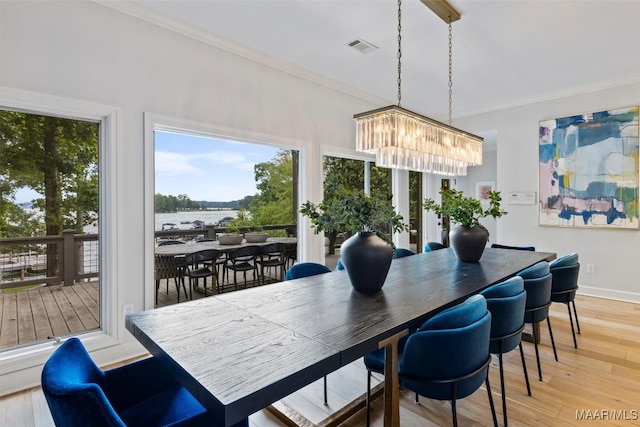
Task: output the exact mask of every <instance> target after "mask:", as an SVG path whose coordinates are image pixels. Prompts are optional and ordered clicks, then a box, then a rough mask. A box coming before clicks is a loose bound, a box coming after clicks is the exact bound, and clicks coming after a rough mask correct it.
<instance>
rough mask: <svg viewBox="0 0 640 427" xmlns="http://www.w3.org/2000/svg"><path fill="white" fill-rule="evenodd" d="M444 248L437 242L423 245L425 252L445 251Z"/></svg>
mask: <svg viewBox="0 0 640 427" xmlns="http://www.w3.org/2000/svg"><path fill="white" fill-rule="evenodd" d="M446 248H447V247H446V246H445V245H443V244H442V243H438V242H427V244H426V245H424V251H425V252H431V251H437V250H439V249H446Z"/></svg>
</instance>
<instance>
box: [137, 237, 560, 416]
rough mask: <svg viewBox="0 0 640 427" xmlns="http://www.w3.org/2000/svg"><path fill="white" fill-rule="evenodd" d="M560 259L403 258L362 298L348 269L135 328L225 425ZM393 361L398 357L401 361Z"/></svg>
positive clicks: (390, 368) (160, 314) (392, 373)
mask: <svg viewBox="0 0 640 427" xmlns="http://www.w3.org/2000/svg"><path fill="white" fill-rule="evenodd" d="M553 258H555V254H554V253H548V252H524V251H513V250H508V249H486V250H485V252H484V254H483V256H482V259H481V260H480V262H479V263H464V262H459V261H457V259H456V257H455V255H454V254H453V252H452V250H451V249H445V250H440V251H435V252H429V253H424V254H418V255H414V256H411V257H405V258H401V259H396V260H394V261H393V263H392V265H391V269H390V271H389V275H388V276H387V280H386V281H385V284H384V287H383V288H382V290H381V291H380V292H378V293H376V294H373V295H366V294H362V293H359V292H357V291H354V290H353V289H352V287H351V285H350V283H349V279H348V277H347V275H346V273H345V272H344V271H337V272H332V273H327V274H321V275H317V276H312V277H307V278H301V279H297V280H291V281H286V282H282V283H277V284H274V285H271V286H267V287H257V288H251V289H246V290H242V291H238V292H233V293H229V294H221V295H217V296H213V297H210V298H204V299H200V300H197V301H191V302H187V303H183V304H177V305H172V306H168V307H163V308H159V309H155V310H149V311H145V312H140V313H135V314H132V315H129V316H127V319H126V327H127V329H128V330H129V331H130V332H131V333H132V334H133V335H134V336H135V337H136V339H138V340H139V341H140V342H141V343H142V344H143V345H144V346H145V347H146V348H147V349H148V350H149V352H150V353H151V354H153V355H154V356H155V357H157V358H158V360H159V361H160V362H161V363H162V364H163V365H164V367H165V368H166V369H167V370H168V371H169V372H171V373H172V374H173V375H174V376H175V377H176V378H177V379H178V381H180V382H181V383H182V384H183V385H184V386H185V387H186V388H187V389H188V390H189V391H190V392H191V393H193V394H194V396H196V398H197V399H198V400H199V401H200V402H201V403H202V404H203V405H204V406H205V407H206V408H207V409H208V410H210V411H212V412H213V413H215V414H216V416H217V417H218V418H219V419H220V421H221V422H222V423H223V424H224V425H226V426H229V425H232V424H234V423H235V422H237V421H239V420H241V419H243V418H245V417H247V416H248V415H250V414H252V413H254V412H256V411H258V410H260V409H262V408H264V407H266V406H268V405H270V404H271V403H273V402H275V401H278V400H280V399H281V398H283V397H285V396H287V395H289V394H291V393H293V392H295V391H296V390H299V389H300V388H302V387H304V386H306V385H307V384H310V383H311V382H313V381H315V380H317V379H319V378H322V377H323V376H324V375H326V374H329V373H330V372H332V371H335V370H337V369H338V368H340V367H342V366H345V365H347V364H349V363H351V362H353V361H354V360H356V359H358V358H360V357H362V356H364V355H366V354H368V353H370V352H372V351H374V350H376V349H378V348H382V347H385V349H386V352H387V355H388V357H387V360H390V361H392V360H394V358H395V354H396V345H397V341H398V339H399V338H400V337H401V336H403V335H404V334H406V331H407V330H408V329H410V328H414V327H417V326H419V325H420V324H422V323H423V322H424V321H425V320H426V319H427V318H429V317H431V316H433V315H434V314H435V313H437V312H440V311H442V310H444V309H446V308H448V307H451V306H453V305H455V304H458V303H460V302H462V301H463V300H464V299H466V298H468V297H469V296H471V295H473V294H476V293H478V292H479V291H481V290H483V289H485V288H486V287H488V286H491V285H492V284H495V283H498V282H500V281H502V280H504V279H506V278H508V277H511V276H513V275H515V274H516V273H518V272H519V271H520V270H522V269H524V268H526V267H529V266H531V265H533V264H535V263H537V262H538V261H541V260H551V259H553ZM392 356H393V357H392ZM385 369H386V372H385V402H384V406H385V415H384V417H385V418H384V425H385V426H399V425H400V423H399V391H398V387H397V384H398V373H397V366H396V364H395V363H387V365H386V367H385Z"/></svg>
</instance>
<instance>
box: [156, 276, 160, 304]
mask: <svg viewBox="0 0 640 427" xmlns="http://www.w3.org/2000/svg"><path fill="white" fill-rule="evenodd" d="M158 288H160V280H156V305H158Z"/></svg>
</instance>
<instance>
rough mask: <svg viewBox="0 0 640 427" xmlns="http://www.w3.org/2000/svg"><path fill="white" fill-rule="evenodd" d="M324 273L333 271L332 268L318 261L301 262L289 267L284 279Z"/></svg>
mask: <svg viewBox="0 0 640 427" xmlns="http://www.w3.org/2000/svg"><path fill="white" fill-rule="evenodd" d="M323 273H331V269H330V268H329V267H327V266H326V265H322V264H319V263H317V262H300V263H298V264H293V265H292V266H291V267H289V269H288V270H287V273H286V274H285V276H284V280H293V279H299V278H301V277H309V276H315V275H316V274H323Z"/></svg>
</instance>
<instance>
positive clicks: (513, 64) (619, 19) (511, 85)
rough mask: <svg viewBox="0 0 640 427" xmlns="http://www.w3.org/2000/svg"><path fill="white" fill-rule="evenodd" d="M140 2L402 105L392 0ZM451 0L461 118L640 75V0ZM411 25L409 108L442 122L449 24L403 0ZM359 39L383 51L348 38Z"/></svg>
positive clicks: (405, 37) (405, 38)
mask: <svg viewBox="0 0 640 427" xmlns="http://www.w3.org/2000/svg"><path fill="white" fill-rule="evenodd" d="M135 1H136V3H137V5H138V6H142V7H144V8H148V9H149V10H150V12H152V13H153V14H160V15H156V17H157V16H161V15H166V16H168V17H170V18H172V19H175V20H177V21H180V22H181V23H183V24H188V25H189V26H190V27H192V28H195V29H198V30H200V31H206V32H209V33H212V34H214V35H216V36H218V37H222V38H223V39H228V40H229V41H232V42H234V43H237V44H239V45H241V46H243V47H245V48H249V49H251V50H256V51H258V52H261V53H262V54H266V55H268V56H270V57H273V58H275V59H277V60H280V61H283V62H285V63H288V64H293V65H294V66H296V67H299V68H301V69H304V70H308V71H311V72H313V73H317V74H319V75H321V76H323V77H328V78H330V79H332V80H335V81H338V82H340V83H342V84H344V85H347V86H351V87H353V88H356V89H358V90H361V91H364V92H366V93H369V94H372V95H374V96H376V97H378V98H381V99H383V100H384V101H385V104H396V103H397V57H396V55H397V2H396V1H395V0H135ZM450 4H451V5H452V6H454V7H455V9H456V10H458V12H460V14H461V15H462V18H461V19H460V21H457V22H455V23H453V115H454V118H455V117H456V116H463V115H468V114H471V113H477V112H481V111H490V110H496V109H500V108H503V107H508V106H513V105H519V104H524V103H529V102H533V101H538V100H544V99H550V98H555V97H559V96H566V95H569V94H572V93H579V92H584V91H588V90H593V89H597V88H600V87H607V86H613V85H620V84H623V83H631V82H637V81H640V49H639V48H638V43H639V41H640V22H639V21H640V1H637V0H626V1H623V0H451V1H450ZM402 28H403V30H402V106H403V107H405V108H408V109H411V110H413V111H416V112H418V113H420V114H424V115H427V116H430V117H434V118H436V119H440V120H445V119H446V117H447V111H448V107H447V102H448V101H447V99H448V97H447V91H448V86H447V72H448V71H447V70H448V69H447V66H448V58H447V43H448V42H447V37H448V35H447V25H446V24H445V23H444V22H443V21H442V20H441V19H440V18H438V17H437V16H436V15H435V14H434V13H433V12H431V11H430V10H429V9H428V8H427V7H426V6H424V5H423V4H422V3H421V2H420V0H404V1H403V5H402ZM356 38H362V39H364V40H366V41H368V42H370V43H372V44H374V45H375V46H377V47H378V48H379V49H378V50H377V51H375V52H373V53H369V54H362V53H360V52H358V51H356V50H354V49H353V48H350V47H348V46H347V43H349V42H351V41H352V40H354V39H356ZM354 113H355V112H354ZM454 125H455V120H454Z"/></svg>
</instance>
